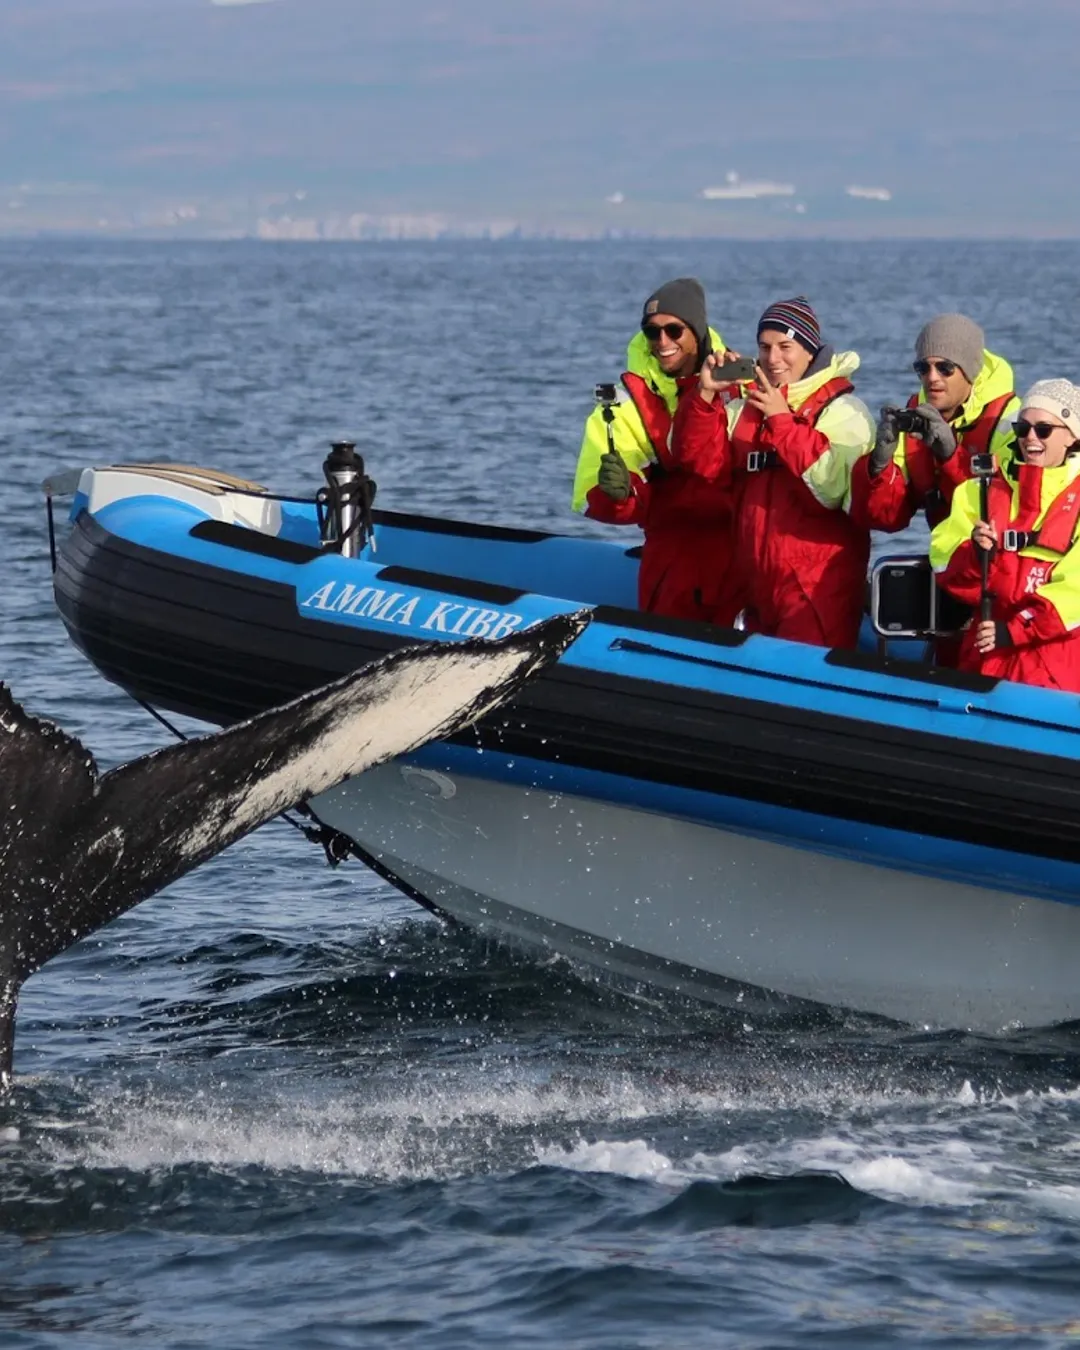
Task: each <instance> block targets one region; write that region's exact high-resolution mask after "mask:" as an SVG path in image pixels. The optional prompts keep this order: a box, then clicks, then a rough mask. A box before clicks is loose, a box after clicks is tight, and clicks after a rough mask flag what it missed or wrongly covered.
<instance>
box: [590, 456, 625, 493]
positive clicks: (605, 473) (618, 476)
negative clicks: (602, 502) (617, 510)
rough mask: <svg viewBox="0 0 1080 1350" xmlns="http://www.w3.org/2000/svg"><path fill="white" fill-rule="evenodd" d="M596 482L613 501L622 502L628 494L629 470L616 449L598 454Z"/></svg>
mask: <svg viewBox="0 0 1080 1350" xmlns="http://www.w3.org/2000/svg"><path fill="white" fill-rule="evenodd" d="M596 482H597V485H598V486H599V488H600V490H601V492H606V493H607V495H608V496H609V497H610V498H611V500H612V501H613V502H624V501H626V499H627V497H629V496H630V470H629V469H628V468H627V467H626V465H625V464H624V463H623V461H622V456H621V455H620V454H619V452H618V451H617V450H616V451H611V450H609V451H608V452H607V453H606V454H603V455H601V456H600V473H599V475H598V476H597V479H596Z"/></svg>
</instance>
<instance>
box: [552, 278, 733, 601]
mask: <svg viewBox="0 0 1080 1350" xmlns="http://www.w3.org/2000/svg"><path fill="white" fill-rule="evenodd" d="M723 349H724V344H723V342H722V340H721V338H720V335H719V334H718V333H717V332H715V331H714V330H713V329H711V328H710V327H709V322H708V317H707V314H706V306H705V291H704V289H703V287H702V285H701V282H700V281H697V280H696V279H695V278H694V277H677V278H675V280H673V281H668V282H665V284H664V285H663V286H661V287H660V288H659V290H656V291H654V292H653V293H652V295H650V296H649V298H648V299H647V300H646V301H645V305H644V307H643V310H642V315H641V329H640V332H638V333H637V334H636V336H635V337H634V338H633V339H632V340H631V342H630V345H629V347H628V348H627V351H626V364H627V370H626V371H625V372H624V374H623V377H622V386H623V390H624V391H625V395H626V397H623V398H621V399H620V401H619V402H618V403H617V404H616V405H615V406H613V407H610V408H608V409H605V408H602V407H601V408H597V409H595V410H594V412H593V413H592V414H591V416H590V417H589V419H588V421H587V422H586V423H585V436H584V439H583V441H582V444H581V452H580V454H579V456H578V465H577V473H576V475H575V477H574V499H573V506H574V510H575V511H583V512H584V513H585V515H587V516H590V517H592V518H593V519H594V520H602V521H605V522H607V523H609V524H615V525H638V526H640V527H641V529H642V530H643V531H644V532H645V542H644V545H643V547H642V553H641V564H640V568H639V572H638V603H639V605H640V607H641V608H642V609H643V610H647V611H649V612H650V613H653V614H658V615H662V616H665V617H668V618H677V619H699V620H702V621H705V622H710V623H718V624H730V623H731V622H732V621H733V620H734V618H735V615H736V614H737V612H738V610H739V602H738V599H737V597H736V596H735V594H734V593H733V591H732V589H731V568H730V560H731V496H730V493H729V491H728V490H727V488H726V487H724V486H723V485H720V484H714V483H707V482H704V481H703V480H702V479H700V478H698V477H696V476H695V475H693V474H689V473H686V472H684V471H682V470H680V469H679V467H678V465H677V464H676V463H675V462H674V460H673V459H672V456H671V450H670V440H671V424H672V417H673V416H674V413H675V408H676V405H677V403H678V401H679V398H680V397H681V396H682V394H683V393H684V392H685V391H686V390H687V389H692V388H693V387H694V386H695V385H696V383H697V376H698V371H699V370H700V369H701V363H702V362H703V361H704V360H705V358H706V357H707V356H709V355H710V354H711V353H713V352H722V351H723ZM605 412H606V413H607V417H605Z"/></svg>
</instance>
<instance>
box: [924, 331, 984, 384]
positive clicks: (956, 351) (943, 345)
mask: <svg viewBox="0 0 1080 1350" xmlns="http://www.w3.org/2000/svg"><path fill="white" fill-rule="evenodd" d="M985 347H986V335H985V334H984V333H983V330H982V329H981V328H980V327H979V325H978V324H977V323H976V322H975V320H974V319H969V318H968V317H967V315H965V314H939V315H938V316H937V318H936V319H931V320H930V322H929V323H928V324H927V325H926V327H925V328H924V329H923V330H922V332H921V333H920V334H919V336H918V337H917V338H916V339H915V359H916V360H917V361H925V360H926V359H927V358H928V357H931V356H938V357H940V358H941V359H942V360H944V361H955V362H956V364H957V365H958V366H959V367H960V369H961V370H962V371H963V372H964V374H965V375H966V376H967V378H968V380H969V381H970V382H971V383H972V384H974V383H975V377H976V376H977V375H978V373H979V370H980V368H981V366H982V363H983V355H984V349H985Z"/></svg>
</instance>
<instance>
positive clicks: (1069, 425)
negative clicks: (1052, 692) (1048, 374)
mask: <svg viewBox="0 0 1080 1350" xmlns="http://www.w3.org/2000/svg"><path fill="white" fill-rule="evenodd" d="M1013 431H1014V432H1015V435H1016V442H1015V444H1016V448H1017V452H1018V459H1017V460H1016V461H1013V462H1012V463H1007V464H1006V466H1005V469H1004V471H1003V470H1001V469H1000V468H999V469H998V471H997V472H996V474H995V475H994V478H993V480H992V481H991V482H990V483H989V487H988V488H987V489H986V491H985V493H983V492H982V491H981V490H980V483H979V482H977V481H975V480H969V481H968V482H966V483H964V484H962V485H961V487H960V488H958V489H957V491H956V494H955V496H954V497H953V504H952V511H951V513H950V515H949V518H948V519H947V520H946V521H944V522H943V523H942V524H941V525H939V526H938V527H937V529H935V530H934V533H933V535H932V537H931V544H930V560H931V562H932V563H933V565H934V569H935V571H937V572H938V573H939V574H940V575H939V577H938V581H939V584H940V585H941V586H942V587H943V588H944V589H945V590H947V591H948V592H949V594H950V595H954V596H955V597H956V598H957V599H958V600H961V601H963V602H964V603H965V604H969V605H972V606H975V605H978V606H979V607H980V613H979V620H978V621H977V622H975V623H972V624H971V626H970V627H969V628H968V631H967V632H966V633H965V635H964V641H963V645H962V647H961V649H960V667H961V669H964V670H973V671H979V672H980V673H982V674H985V675H992V676H997V677H999V678H1003V679H1007V680H1019V681H1022V682H1023V683H1025V684H1039V685H1044V686H1047V687H1049V688H1051V689H1069V690H1072V691H1074V692H1080V550H1077V549H1076V548H1075V542H1076V535H1077V529H1078V525H1080V491H1077V486H1076V480H1077V478H1078V477H1080V389H1078V388H1077V387H1076V385H1074V384H1072V383H1070V381H1068V380H1040V381H1039V382H1038V383H1037V384H1034V385H1032V387H1031V388H1030V389H1029V390H1028V392H1027V393H1026V394H1025V395H1024V397H1023V399H1022V401H1021V408H1020V413H1019V416H1018V417H1017V419H1016V421H1015V422H1014V423H1013Z"/></svg>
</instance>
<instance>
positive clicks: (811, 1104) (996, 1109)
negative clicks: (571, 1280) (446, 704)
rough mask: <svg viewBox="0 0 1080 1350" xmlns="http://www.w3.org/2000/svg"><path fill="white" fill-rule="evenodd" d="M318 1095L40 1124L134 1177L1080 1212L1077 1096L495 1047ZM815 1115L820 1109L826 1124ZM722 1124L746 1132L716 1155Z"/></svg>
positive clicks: (95, 1108) (142, 1101)
mask: <svg viewBox="0 0 1080 1350" xmlns="http://www.w3.org/2000/svg"><path fill="white" fill-rule="evenodd" d="M318 1090H319V1091H321V1092H323V1093H324V1094H327V1096H328V1098H329V1099H327V1100H323V1101H317V1100H313V1099H311V1097H310V1096H309V1097H308V1098H305V1099H303V1100H298V1099H297V1097H296V1096H295V1095H289V1094H288V1093H287V1092H285V1091H280V1092H278V1093H277V1095H271V1094H268V1095H266V1096H264V1097H262V1098H251V1097H245V1098H243V1099H241V1100H233V1099H232V1096H231V1091H230V1086H229V1083H228V1081H227V1080H223V1081H221V1082H220V1083H217V1084H213V1085H210V1086H208V1087H205V1088H202V1089H201V1090H197V1091H190V1092H186V1093H185V1094H184V1095H183V1096H182V1097H180V1096H178V1095H177V1090H176V1089H175V1088H174V1089H172V1090H171V1091H169V1092H168V1093H162V1092H158V1091H154V1090H149V1091H148V1090H146V1089H143V1090H142V1091H140V1092H139V1093H134V1092H131V1093H128V1094H123V1093H121V1094H117V1093H115V1092H111V1093H109V1094H107V1095H106V1094H103V1096H105V1100H103V1101H99V1102H90V1103H88V1104H87V1106H86V1108H85V1109H84V1111H83V1112H81V1113H80V1116H81V1118H80V1119H79V1120H78V1121H77V1122H76V1124H77V1126H78V1128H76V1129H74V1130H72V1129H70V1128H64V1125H63V1124H62V1123H61V1122H57V1121H55V1120H50V1121H48V1122H41V1123H40V1131H39V1132H37V1131H36V1133H37V1138H38V1141H39V1143H40V1144H41V1146H42V1147H44V1148H45V1150H46V1151H47V1152H48V1153H49V1154H50V1156H52V1157H53V1158H54V1159H55V1161H56V1162H57V1163H58V1164H59V1165H73V1166H91V1167H99V1166H100V1167H105V1168H122V1169H128V1170H132V1171H146V1170H155V1169H161V1168H169V1167H178V1166H185V1165H197V1164H204V1165H208V1166H213V1167H217V1168H220V1169H222V1170H238V1169H241V1168H246V1167H252V1166H255V1167H261V1168H265V1169H267V1170H270V1171H280V1172H289V1171H302V1172H310V1173H316V1174H322V1175H326V1176H334V1175H340V1176H351V1177H367V1178H372V1179H378V1180H383V1181H385V1180H391V1181H398V1180H409V1179H422V1178H446V1177H451V1176H468V1175H476V1174H483V1173H485V1172H489V1171H514V1170H518V1169H519V1168H521V1167H523V1166H529V1165H531V1164H533V1163H535V1162H540V1163H544V1164H547V1165H551V1166H555V1167H562V1168H566V1169H569V1170H577V1171H583V1172H590V1171H591V1172H610V1173H614V1174H619V1175H624V1176H627V1177H633V1178H635V1179H640V1180H651V1181H655V1182H659V1183H663V1184H665V1185H675V1186H678V1185H684V1184H689V1182H691V1181H693V1180H695V1179H698V1178H707V1179H716V1180H728V1179H732V1178H735V1177H737V1176H739V1175H744V1174H746V1173H755V1174H767V1175H791V1174H793V1173H796V1172H801V1171H829V1172H834V1173H837V1174H839V1175H840V1176H843V1177H844V1178H845V1179H846V1180H848V1181H849V1182H850V1183H851V1184H852V1185H853V1186H855V1187H857V1188H858V1189H860V1190H864V1191H867V1192H869V1193H872V1194H875V1195H880V1196H883V1197H885V1198H890V1199H899V1200H903V1201H905V1202H907V1203H912V1204H926V1205H935V1204H941V1205H971V1204H975V1203H978V1202H979V1201H980V1200H981V1199H983V1198H985V1197H987V1196H988V1195H990V1194H991V1193H994V1194H996V1195H998V1196H1000V1195H1002V1194H1003V1193H1013V1194H1021V1193H1024V1192H1025V1191H1026V1190H1030V1188H1031V1187H1032V1186H1033V1185H1035V1186H1042V1187H1044V1188H1047V1189H1048V1194H1049V1195H1050V1200H1049V1201H1048V1203H1051V1204H1060V1205H1063V1206H1066V1207H1067V1206H1069V1205H1071V1204H1072V1197H1071V1195H1070V1194H1069V1191H1068V1189H1067V1188H1066V1189H1061V1188H1058V1189H1056V1190H1055V1188H1054V1186H1053V1183H1054V1182H1055V1181H1057V1180H1058V1176H1057V1175H1055V1173H1057V1174H1060V1179H1061V1180H1062V1181H1063V1182H1065V1183H1069V1182H1071V1180H1072V1177H1071V1172H1070V1166H1071V1157H1072V1155H1073V1153H1074V1152H1077V1151H1080V1139H1078V1138H1077V1135H1078V1133H1080V1121H1075V1120H1074V1118H1075V1117H1076V1114H1077V1113H1076V1103H1077V1102H1078V1101H1080V1089H1077V1090H1069V1091H1065V1090H1060V1089H1058V1090H1051V1091H1047V1092H1040V1093H1035V1092H1031V1093H1022V1094H1019V1095H1017V1096H1014V1097H1008V1096H1006V1095H1004V1094H1002V1093H1000V1092H997V1091H987V1092H979V1091H976V1090H975V1089H974V1088H973V1087H972V1086H971V1084H970V1083H964V1084H963V1085H962V1086H961V1088H959V1089H955V1088H950V1089H949V1090H948V1091H944V1090H942V1091H941V1092H940V1093H939V1094H928V1093H925V1092H924V1093H922V1094H920V1093H917V1092H914V1091H899V1092H897V1093H896V1094H895V1095H893V1094H889V1093H884V1094H882V1093H879V1092H875V1093H872V1094H868V1093H863V1094H858V1095H857V1094H854V1093H853V1094H851V1095H850V1096H844V1095H842V1094H841V1093H840V1092H839V1091H838V1089H837V1087H836V1085H835V1084H831V1085H829V1086H828V1087H823V1086H822V1085H821V1084H820V1083H814V1084H812V1085H811V1086H810V1088H809V1090H806V1089H805V1085H801V1084H799V1083H797V1082H796V1083H793V1082H790V1081H786V1082H783V1083H779V1084H776V1085H775V1086H774V1084H773V1083H772V1082H770V1081H765V1082H760V1081H759V1083H758V1084H756V1085H755V1088H754V1090H753V1091H748V1090H747V1089H746V1088H745V1087H744V1086H742V1085H741V1084H740V1085H739V1086H735V1085H734V1084H733V1083H732V1081H731V1080H730V1079H728V1078H718V1079H717V1080H716V1081H715V1082H709V1081H707V1080H705V1081H703V1080H702V1078H701V1076H694V1077H688V1078H687V1079H685V1080H683V1081H680V1080H679V1079H677V1078H673V1077H672V1076H670V1075H665V1076H663V1077H662V1078H658V1077H657V1076H656V1075H645V1074H643V1075H634V1074H631V1073H625V1074H616V1075H612V1076H609V1077H604V1076H602V1075H597V1076H595V1077H587V1076H581V1075H574V1074H572V1073H571V1072H566V1073H556V1074H550V1075H549V1076H543V1075H542V1074H541V1073H539V1072H534V1073H533V1074H532V1075H531V1076H530V1075H527V1074H525V1073H523V1071H522V1070H521V1069H520V1068H519V1067H517V1066H514V1065H512V1064H510V1063H508V1062H507V1061H506V1060H504V1059H501V1058H493V1059H488V1060H480V1061H479V1062H477V1063H476V1064H475V1065H474V1066H472V1067H470V1070H469V1072H468V1073H467V1074H465V1073H463V1072H462V1071H461V1070H460V1069H453V1070H447V1071H445V1072H432V1071H431V1070H430V1069H429V1070H427V1071H426V1072H424V1073H422V1074H416V1075H413V1074H408V1075H407V1081H406V1075H405V1074H404V1073H403V1074H402V1075H400V1076H398V1075H395V1076H394V1077H393V1078H390V1079H387V1078H386V1077H385V1076H383V1075H378V1076H376V1078H374V1079H366V1080H364V1081H363V1082H362V1083H361V1082H359V1081H358V1082H357V1083H356V1084H355V1085H351V1084H350V1085H348V1086H345V1085H343V1084H341V1083H328V1082H326V1081H325V1080H323V1081H322V1082H321V1083H320V1084H319V1087H318ZM330 1094H333V1095H332V1096H330ZM361 1094H363V1095H361ZM788 1111H794V1112H797V1113H799V1114H800V1115H801V1119H800V1120H798V1121H792V1122H791V1123H792V1126H793V1127H794V1130H795V1133H793V1134H792V1135H790V1136H789V1137H785V1138H782V1139H780V1140H777V1139H776V1138H775V1131H774V1128H773V1127H774V1126H775V1123H776V1122H777V1120H778V1119H782V1116H781V1115H780V1113H784V1112H788ZM807 1114H809V1115H810V1116H811V1117H816V1118H818V1128H817V1129H815V1128H814V1121H813V1119H811V1120H809V1121H808V1120H807V1119H806V1116H807ZM755 1115H757V1116H762V1117H763V1118H764V1120H765V1121H767V1122H768V1123H767V1125H764V1124H763V1123H762V1121H759V1120H757V1119H755ZM673 1117H676V1118H680V1119H681V1120H683V1121H684V1122H685V1124H686V1127H687V1134H686V1152H685V1156H681V1157H680V1156H678V1155H673V1154H672V1153H671V1149H670V1146H667V1145H665V1146H664V1148H663V1149H661V1148H658V1147H657V1146H656V1141H655V1138H653V1139H650V1135H651V1134H652V1129H651V1127H650V1124H649V1123H648V1122H653V1121H655V1122H660V1123H662V1126H663V1129H664V1131H665V1134H666V1132H667V1131H668V1130H669V1129H670V1122H671V1120H672V1118H673ZM609 1125H610V1126H616V1127H617V1126H626V1125H630V1126H631V1130H632V1132H633V1135H634V1137H633V1138H632V1139H631V1140H630V1141H626V1140H625V1139H619V1138H618V1137H615V1138H613V1136H618V1135H619V1134H626V1133H630V1131H627V1130H619V1129H612V1130H608V1129H605V1126H609ZM1044 1125H1045V1126H1052V1127H1053V1132H1054V1134H1055V1135H1056V1136H1057V1137H1056V1139H1055V1140H1054V1142H1053V1143H1052V1144H1049V1145H1048V1146H1047V1147H1044V1148H1043V1150H1042V1151H1041V1153H1040V1154H1039V1155H1038V1159H1037V1161H1036V1162H1035V1163H1033V1161H1032V1155H1031V1152H1030V1149H1029V1148H1028V1145H1029V1143H1030V1140H1031V1138H1032V1136H1033V1133H1034V1132H1036V1131H1037V1133H1038V1134H1039V1135H1041V1134H1043V1133H1044V1128H1043V1127H1044ZM717 1131H721V1134H722V1137H726V1138H727V1139H730V1138H732V1137H735V1138H738V1137H739V1136H740V1134H742V1135H749V1138H746V1139H744V1140H743V1141H742V1142H740V1143H739V1144H738V1146H736V1147H734V1148H730V1149H727V1150H726V1151H720V1150H712V1151H710V1150H709V1149H708V1143H709V1141H710V1137H711V1136H713V1135H715V1134H716V1132H717ZM961 1131H962V1133H961ZM763 1133H767V1135H768V1137H767V1138H761V1137H760V1136H761V1135H762V1134H763ZM718 1142H719V1141H718ZM1018 1142H1019V1143H1022V1144H1023V1145H1024V1147H1023V1148H1021V1149H1018V1148H1017V1143H1018ZM1055 1158H1056V1159H1057V1162H1056V1163H1054V1161H1053V1160H1054V1159H1055ZM1055 1196H1056V1197H1057V1198H1056V1199H1055V1198H1054V1197H1055Z"/></svg>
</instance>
